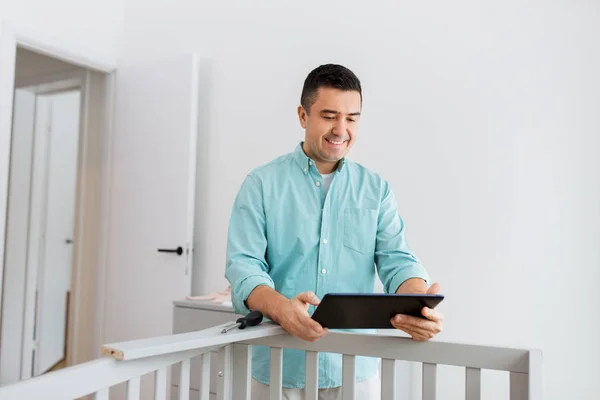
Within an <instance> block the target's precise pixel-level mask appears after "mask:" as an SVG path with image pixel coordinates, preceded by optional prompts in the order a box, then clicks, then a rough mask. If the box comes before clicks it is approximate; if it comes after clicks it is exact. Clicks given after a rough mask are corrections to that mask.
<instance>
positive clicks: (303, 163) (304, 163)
mask: <svg viewBox="0 0 600 400" xmlns="http://www.w3.org/2000/svg"><path fill="white" fill-rule="evenodd" d="M303 145H304V142H300V143H299V144H298V145H297V146H296V150H295V151H294V158H295V159H296V163H297V164H298V165H299V166H300V169H302V171H304V169H305V168H306V169H307V170H308V169H310V167H311V166H312V165H315V162H314V160H311V159H310V158H309V157H308V156H307V155H306V153H305V152H304V149H303V148H302V146H303ZM346 162H347V161H346V158H342V159H341V160H340V162H339V164H338V167H337V169H336V170H335V171H333V172H342V170H343V169H344V165H345V164H346Z"/></svg>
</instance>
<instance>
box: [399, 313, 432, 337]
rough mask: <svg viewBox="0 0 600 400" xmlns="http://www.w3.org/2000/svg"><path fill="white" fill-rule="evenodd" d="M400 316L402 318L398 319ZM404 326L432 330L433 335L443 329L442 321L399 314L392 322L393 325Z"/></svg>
mask: <svg viewBox="0 0 600 400" xmlns="http://www.w3.org/2000/svg"><path fill="white" fill-rule="evenodd" d="M397 317H400V320H398V319H397ZM394 324H395V325H397V326H404V327H408V328H409V329H417V330H420V331H423V332H430V333H431V334H432V335H437V334H438V333H440V332H441V331H442V323H441V322H436V321H429V320H424V319H422V318H417V317H412V316H407V315H397V316H396V317H395V318H394V319H393V322H392V325H394Z"/></svg>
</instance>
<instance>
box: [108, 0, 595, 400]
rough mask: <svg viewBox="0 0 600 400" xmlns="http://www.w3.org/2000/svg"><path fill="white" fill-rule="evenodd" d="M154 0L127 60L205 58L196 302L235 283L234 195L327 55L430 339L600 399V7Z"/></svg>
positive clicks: (127, 37)
mask: <svg viewBox="0 0 600 400" xmlns="http://www.w3.org/2000/svg"><path fill="white" fill-rule="evenodd" d="M151 3H152V5H153V6H155V7H156V8H151V7H150V4H149V3H148V2H143V3H142V2H141V1H140V0H127V1H126V7H125V28H124V36H123V42H122V47H121V49H120V53H119V54H120V59H119V61H120V62H121V63H125V64H126V63H134V62H141V61H143V60H144V59H147V58H154V57H159V56H163V55H169V54H178V53H180V52H188V51H196V52H198V53H199V54H200V55H201V56H202V57H205V58H206V64H205V69H204V71H203V76H204V78H205V82H204V85H205V89H206V90H205V92H204V93H203V109H202V116H203V119H202V121H201V127H202V128H203V132H202V135H203V136H202V138H201V144H202V145H203V151H204V155H203V156H202V157H204V158H203V165H202V166H201V170H200V178H199V179H200V182H201V184H202V186H201V188H200V196H199V199H198V204H199V206H200V207H201V210H200V211H199V213H198V214H199V217H198V230H199V233H200V239H199V240H200V243H199V246H197V248H196V251H197V253H196V254H197V260H196V261H197V266H198V272H199V274H197V277H196V280H195V292H196V293H202V292H206V291H214V290H220V289H224V288H225V287H226V285H227V282H226V281H225V279H224V278H223V269H224V254H225V245H226V231H227V223H228V218H229V213H230V209H231V205H232V202H233V199H234V196H235V194H236V191H237V189H238V187H239V185H240V183H241V182H242V180H243V178H244V176H245V174H246V173H247V172H248V171H249V170H250V169H252V168H254V167H255V166H257V165H258V164H260V163H263V162H266V161H269V160H271V159H272V158H274V157H276V156H277V155H279V154H281V153H282V152H287V151H291V150H293V148H294V146H295V145H296V143H297V142H298V141H299V140H301V138H302V131H301V129H300V127H299V125H298V122H297V119H296V115H295V113H296V106H297V104H298V101H299V96H300V90H301V85H302V82H303V80H304V77H305V76H306V74H307V73H308V72H309V70H310V69H312V68H313V67H315V66H317V65H319V64H320V63H326V62H338V63H342V64H345V65H347V66H348V67H350V68H351V69H353V70H354V71H355V72H356V73H357V74H358V76H359V77H360V78H361V79H362V82H363V85H364V95H365V97H364V101H365V103H364V115H363V119H362V122H361V136H360V137H359V141H358V143H357V145H356V148H355V149H354V150H353V152H352V154H351V155H352V156H353V157H354V158H355V159H357V160H359V161H362V162H364V163H365V164H366V165H368V166H370V167H372V168H373V169H375V170H377V171H380V172H382V173H383V174H384V176H385V177H386V178H388V179H389V180H390V181H391V184H392V186H393V188H394V190H395V192H396V195H397V197H398V199H399V205H400V211H401V213H402V215H403V217H404V218H405V220H406V223H407V229H408V238H409V241H410V243H411V245H412V247H413V249H414V250H415V251H416V252H417V254H418V255H419V256H420V257H421V259H422V260H423V262H424V263H425V265H426V266H427V268H428V269H429V271H430V272H431V274H432V276H433V277H434V278H435V279H436V280H439V281H440V282H441V284H442V288H443V291H444V292H445V294H446V295H447V300H446V301H445V302H444V304H443V306H442V308H441V309H442V310H443V312H444V313H445V315H446V325H445V332H443V333H442V334H441V335H440V336H439V340H447V341H459V342H471V343H485V344H494V345H503V346H531V347H540V348H542V349H543V350H544V352H545V362H546V375H545V378H546V384H547V391H548V397H547V398H548V399H563V398H567V397H568V398H582V399H583V398H591V396H592V393H597V392H598V390H600V382H599V381H598V379H597V376H598V375H599V374H600V370H599V369H598V368H599V367H598V363H597V362H596V360H597V359H598V357H599V356H600V345H599V344H598V342H599V341H598V338H599V337H600V312H598V308H599V306H600V300H599V297H598V296H597V295H596V294H595V290H596V288H597V285H598V283H600V248H599V247H598V243H599V242H600V208H599V204H600V184H599V182H600V161H599V160H600V114H599V113H598V109H599V108H600V97H599V95H598V93H600V75H598V71H600V47H598V45H597V38H598V37H600V5H599V4H598V3H593V2H590V1H588V2H583V1H579V2H572V1H554V2H552V4H549V2H544V3H542V2H537V3H538V4H537V5H536V4H533V3H531V2H527V5H525V3H523V2H519V1H516V0H512V1H505V2H486V3H482V2H472V1H467V0H460V1H454V2H436V3H435V4H433V3H432V2H408V1H401V2H395V4H396V5H395V6H393V7H392V6H386V7H383V6H375V5H374V2H354V4H352V5H351V6H350V5H348V3H347V2H344V3H342V2H335V4H333V3H327V4H325V3H324V2H321V1H312V2H311V1H305V2H301V3H294V4H291V3H289V2H287V3H285V5H283V3H277V4H278V5H277V6H269V7H267V4H268V3H270V4H274V3H273V2H267V1H265V0H263V1H253V2H247V1H235V2H226V3H219V2H199V1H191V0H175V1H171V2H166V1H159V0H155V1H154V2H151ZM457 376H460V372H457V371H454V370H452V371H449V370H446V369H442V376H441V378H440V390H443V391H444V392H446V393H449V394H452V395H453V396H454V397H444V398H459V397H460V394H461V393H463V392H462V390H463V389H462V385H463V381H462V380H458V381H456V380H455V381H452V380H449V378H450V377H452V378H455V377H457ZM463 376H464V375H463ZM484 382H485V383H490V385H489V386H488V389H487V390H485V391H484V392H485V394H486V395H487V396H488V397H486V398H501V397H500V395H504V394H505V391H504V389H498V387H499V386H498V385H497V383H499V382H503V383H506V382H507V380H506V379H504V378H503V377H498V376H497V375H484Z"/></svg>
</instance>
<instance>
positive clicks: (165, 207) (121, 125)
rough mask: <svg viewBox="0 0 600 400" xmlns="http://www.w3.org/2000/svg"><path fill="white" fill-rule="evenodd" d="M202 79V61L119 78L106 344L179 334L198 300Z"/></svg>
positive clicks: (166, 63)
mask: <svg viewBox="0 0 600 400" xmlns="http://www.w3.org/2000/svg"><path fill="white" fill-rule="evenodd" d="M198 72H199V70H198V61H197V59H196V57H195V56H182V57H175V58H170V59H165V60H161V61H156V62H153V63H149V64H146V65H139V66H128V67H123V68H119V69H118V70H117V72H116V75H115V76H116V83H115V104H114V110H115V111H114V112H115V114H114V121H113V123H114V131H113V137H112V145H111V148H112V149H111V152H112V154H111V158H110V160H109V161H108V162H109V163H110V168H111V179H110V188H109V190H110V210H109V220H108V232H107V237H108V239H107V240H108V241H107V258H106V268H107V276H106V292H105V296H106V314H105V315H106V317H105V318H106V320H105V332H104V335H103V343H111V342H115V341H123V340H132V339H140V338H146V337H152V336H157V335H168V334H171V332H172V320H173V318H172V308H173V306H172V302H173V301H174V300H177V299H182V298H183V297H184V296H186V295H188V294H190V291H191V266H192V247H191V246H192V245H193V223H194V196H195V173H196V141H197V124H198V121H197V118H198V97H199V87H198V86H199V81H198V80H199V76H198ZM159 249H161V250H164V252H161V251H159ZM142 397H144V396H142Z"/></svg>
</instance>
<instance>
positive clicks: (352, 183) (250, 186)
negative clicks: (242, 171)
mask: <svg viewBox="0 0 600 400" xmlns="http://www.w3.org/2000/svg"><path fill="white" fill-rule="evenodd" d="M300 103H301V104H300V106H299V107H298V117H299V120H300V125H301V126H302V128H304V130H305V138H304V141H302V142H301V143H300V144H299V145H298V146H297V148H296V149H295V150H294V151H293V152H291V153H289V154H286V155H283V156H280V157H278V158H277V159H275V160H273V161H271V162H269V163H267V164H265V165H263V166H260V167H258V168H256V169H254V170H253V171H251V172H250V173H249V174H248V176H247V177H246V179H245V180H244V182H243V184H242V186H241V188H240V190H239V193H238V195H237V197H236V199H235V204H234V206H233V211H232V214H231V220H230V225H229V232H228V244H227V257H226V258H227V260H226V270H225V276H226V278H227V279H228V280H229V282H230V283H231V288H232V293H231V297H232V302H233V305H234V309H235V311H236V312H238V313H240V314H246V313H248V312H250V310H259V311H261V312H262V313H263V315H264V316H265V318H268V319H271V320H273V321H275V322H276V323H278V324H280V325H281V326H282V327H283V328H284V329H285V330H286V331H287V332H288V333H290V334H291V335H294V336H296V337H298V338H301V339H304V340H307V341H315V340H318V339H319V338H321V337H322V336H323V335H325V334H326V333H327V329H323V327H322V326H320V324H318V323H317V322H316V321H314V320H312V319H311V317H310V315H312V312H313V311H314V307H315V306H317V305H318V304H319V299H320V298H322V297H323V295H325V294H326V293H328V292H346V293H347V292H355V293H356V292H361V293H368V292H373V290H374V279H375V276H376V273H377V274H378V275H379V278H380V279H381V281H382V283H383V285H384V288H385V291H386V292H387V293H394V292H395V293H437V292H439V290H440V288H439V285H438V284H437V283H436V284H434V285H431V286H429V283H428V282H429V277H428V275H427V272H426V271H425V269H424V268H423V266H422V265H421V264H420V262H419V260H418V259H417V258H416V257H415V256H414V255H413V254H412V253H411V251H410V249H409V248H408V246H407V243H406V240H405V237H404V224H403V221H402V219H401V218H400V216H399V215H398V210H397V206H396V200H395V198H394V195H393V193H392V190H391V188H390V186H389V184H388V182H387V181H385V180H384V179H382V178H381V177H380V176H379V175H378V174H376V173H374V172H372V171H370V170H368V169H367V168H365V167H363V166H362V165H360V164H358V163H355V162H352V161H350V160H348V159H347V158H346V155H347V153H348V152H349V151H350V149H351V148H352V146H353V145H354V143H355V141H356V138H357V135H358V121H359V118H360V114H361V109H362V89H361V84H360V81H359V80H358V78H357V77H356V76H355V74H354V73H353V72H352V71H350V70H348V69H347V68H345V67H343V66H340V65H331V64H328V65H322V66H320V67H318V68H316V69H315V70H313V71H312V72H311V73H310V74H309V75H308V76H307V78H306V80H305V82H304V87H303V90H302V95H301V101H300ZM375 268H376V269H377V271H376V270H375ZM423 315H424V317H425V318H424V319H422V318H416V317H411V316H396V317H402V319H401V320H400V319H398V320H397V319H396V317H395V318H393V320H392V324H393V325H394V327H396V328H397V329H401V330H403V331H405V332H407V333H408V334H410V335H411V337H412V338H413V339H415V340H427V339H430V338H432V337H433V336H434V335H435V334H437V333H439V332H440V331H441V327H442V315H441V314H440V313H438V312H437V311H435V310H431V309H428V308H424V309H423ZM269 362H270V355H269V349H268V348H263V347H255V348H254V349H253V368H252V370H253V372H252V375H253V378H254V380H253V387H252V395H253V398H268V397H269V395H268V393H269V389H268V384H269V366H270V364H269ZM378 365H379V360H378V359H374V358H367V357H357V358H356V380H357V387H356V389H357V392H358V397H357V398H360V399H369V398H379V393H380V387H379V377H378ZM304 383H305V354H304V352H302V351H299V350H293V349H284V355H283V386H284V397H285V398H289V399H292V398H304V397H303V396H304V394H303V391H302V390H303V389H302V388H303V387H304ZM341 383H342V356H341V355H339V354H329V353H327V354H321V355H320V358H319V389H320V397H321V398H331V399H336V398H341V397H340V396H341V390H340V385H341Z"/></svg>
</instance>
